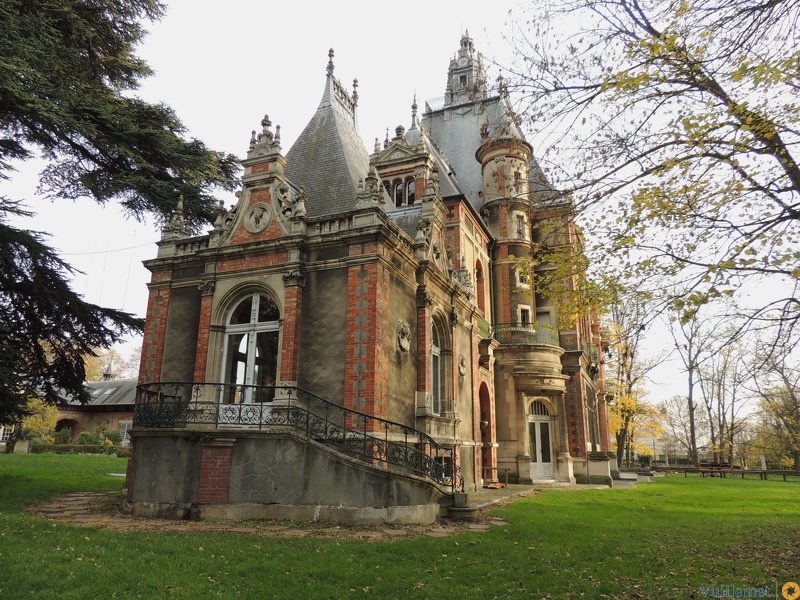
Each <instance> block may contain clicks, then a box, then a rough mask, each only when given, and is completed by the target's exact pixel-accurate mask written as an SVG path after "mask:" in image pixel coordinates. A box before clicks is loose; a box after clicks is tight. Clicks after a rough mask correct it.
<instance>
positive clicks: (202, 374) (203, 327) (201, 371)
mask: <svg viewBox="0 0 800 600" xmlns="http://www.w3.org/2000/svg"><path fill="white" fill-rule="evenodd" d="M213 300H214V296H213V294H206V295H205V296H203V297H202V299H201V300H200V325H199V326H198V327H199V331H198V332H197V354H196V356H195V360H194V380H195V381H205V380H206V363H207V361H208V336H209V333H210V331H211V307H212V304H213Z"/></svg>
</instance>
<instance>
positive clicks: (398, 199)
mask: <svg viewBox="0 0 800 600" xmlns="http://www.w3.org/2000/svg"><path fill="white" fill-rule="evenodd" d="M394 205H395V206H402V205H403V182H402V181H398V182H397V183H395V184H394Z"/></svg>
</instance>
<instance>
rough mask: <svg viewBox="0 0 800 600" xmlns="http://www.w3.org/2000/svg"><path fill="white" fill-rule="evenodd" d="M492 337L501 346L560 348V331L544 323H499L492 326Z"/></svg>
mask: <svg viewBox="0 0 800 600" xmlns="http://www.w3.org/2000/svg"><path fill="white" fill-rule="evenodd" d="M492 337H493V338H494V339H495V340H497V341H498V342H499V343H500V344H501V345H507V344H509V345H510V344H523V345H530V346H555V347H556V348H558V347H560V343H559V338H558V330H557V329H556V328H555V327H553V326H551V325H545V324H543V323H499V324H495V325H493V326H492Z"/></svg>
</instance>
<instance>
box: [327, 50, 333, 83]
mask: <svg viewBox="0 0 800 600" xmlns="http://www.w3.org/2000/svg"><path fill="white" fill-rule="evenodd" d="M326 71H327V73H328V76H329V77H330V76H332V75H333V48H331V49H330V50H328V68H327V69H326Z"/></svg>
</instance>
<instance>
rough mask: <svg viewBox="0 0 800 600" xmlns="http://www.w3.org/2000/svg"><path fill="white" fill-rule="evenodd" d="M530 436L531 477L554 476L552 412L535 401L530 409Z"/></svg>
mask: <svg viewBox="0 0 800 600" xmlns="http://www.w3.org/2000/svg"><path fill="white" fill-rule="evenodd" d="M528 434H529V435H530V441H531V477H532V478H534V479H535V478H544V477H552V476H553V451H552V437H551V435H550V411H548V410H547V407H546V406H545V405H544V403H542V402H540V401H538V400H535V401H534V402H532V403H531V406H530V408H529V409H528Z"/></svg>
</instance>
